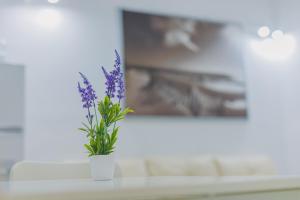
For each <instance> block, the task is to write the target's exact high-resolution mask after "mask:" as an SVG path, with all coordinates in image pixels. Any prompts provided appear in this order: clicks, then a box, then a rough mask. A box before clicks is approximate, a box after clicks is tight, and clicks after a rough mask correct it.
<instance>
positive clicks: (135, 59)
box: [122, 11, 247, 117]
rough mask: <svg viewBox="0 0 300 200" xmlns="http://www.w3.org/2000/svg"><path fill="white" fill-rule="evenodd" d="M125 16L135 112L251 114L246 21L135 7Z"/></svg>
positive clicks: (129, 94)
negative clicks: (245, 52)
mask: <svg viewBox="0 0 300 200" xmlns="http://www.w3.org/2000/svg"><path fill="white" fill-rule="evenodd" d="M122 20H123V41H124V55H125V76H126V104H127V105H128V106H130V107H131V108H133V109H134V110H135V112H134V113H133V114H134V115H165V116H199V117H202V116H203V117H246V116H247V104H246V102H247V101H246V86H245V85H246V83H245V76H244V65H243V31H242V28H241V26H239V25H238V24H234V23H221V22H213V21H208V20H197V19H191V18H183V17H176V16H164V15H157V14H146V13H139V12H131V11H122Z"/></svg>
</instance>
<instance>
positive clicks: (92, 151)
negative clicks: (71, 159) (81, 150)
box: [84, 144, 95, 155]
mask: <svg viewBox="0 0 300 200" xmlns="http://www.w3.org/2000/svg"><path fill="white" fill-rule="evenodd" d="M84 147H85V148H86V149H87V150H88V151H89V152H90V155H91V154H92V155H94V154H95V152H94V150H93V148H92V147H90V146H89V145H88V144H84Z"/></svg>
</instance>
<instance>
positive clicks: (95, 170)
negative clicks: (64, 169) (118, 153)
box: [90, 154, 115, 181]
mask: <svg viewBox="0 0 300 200" xmlns="http://www.w3.org/2000/svg"><path fill="white" fill-rule="evenodd" d="M90 166H91V175H92V178H93V179H94V180H95V181H104V180H111V179H113V177H114V170H115V158H114V154H109V155H96V156H91V157H90Z"/></svg>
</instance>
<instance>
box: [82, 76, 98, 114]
mask: <svg viewBox="0 0 300 200" xmlns="http://www.w3.org/2000/svg"><path fill="white" fill-rule="evenodd" d="M79 74H80V76H81V77H82V79H83V84H84V86H85V87H81V85H80V83H79V82H78V91H79V93H80V96H81V101H82V103H83V108H87V109H89V108H90V107H92V106H94V105H95V100H96V99H97V96H96V94H95V91H94V90H93V87H92V85H91V83H90V82H89V80H88V79H87V78H86V76H85V75H83V74H82V73H80V72H79Z"/></svg>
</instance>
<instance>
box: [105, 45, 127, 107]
mask: <svg viewBox="0 0 300 200" xmlns="http://www.w3.org/2000/svg"><path fill="white" fill-rule="evenodd" d="M115 54H116V59H115V64H114V69H113V70H112V71H111V72H109V73H108V72H107V71H106V70H105V68H104V67H102V71H103V73H104V76H105V78H106V82H105V85H106V91H105V93H106V95H107V96H108V97H110V98H113V97H115V93H116V92H117V95H116V96H117V98H118V100H119V102H120V101H121V99H122V98H124V92H125V87H124V80H123V73H122V72H121V59H120V55H119V54H118V52H117V50H115ZM116 88H117V91H116Z"/></svg>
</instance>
